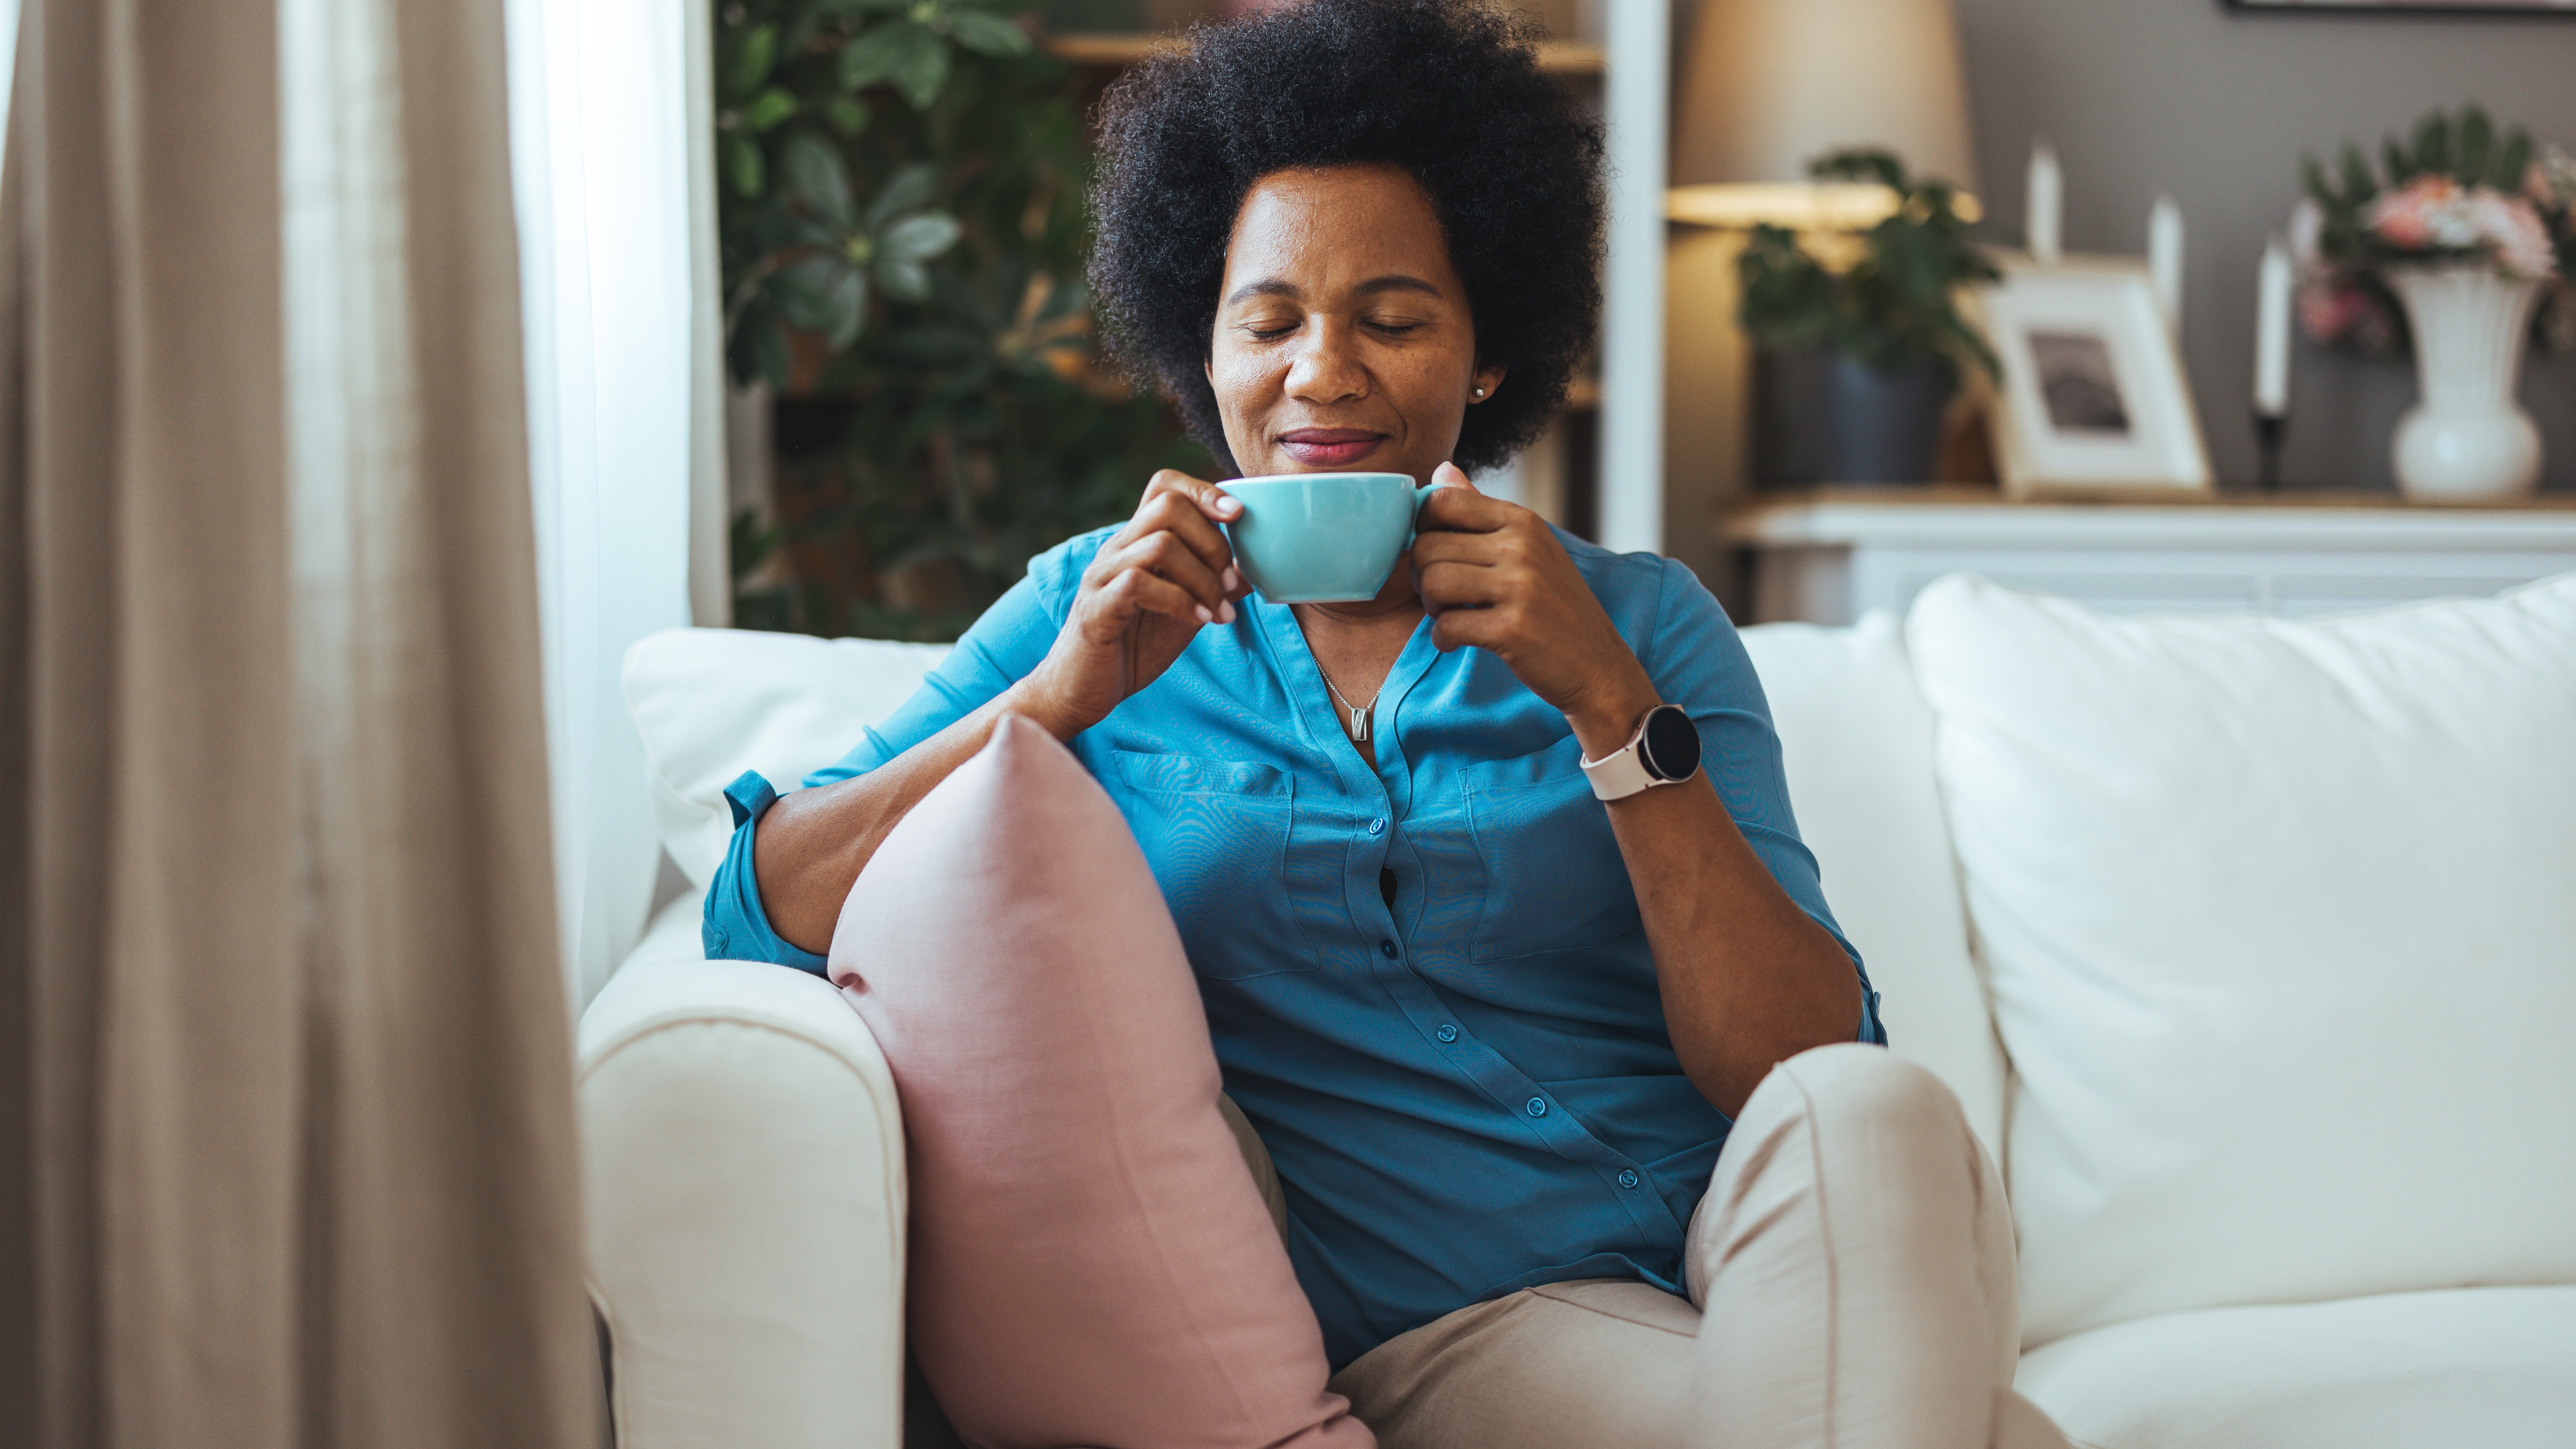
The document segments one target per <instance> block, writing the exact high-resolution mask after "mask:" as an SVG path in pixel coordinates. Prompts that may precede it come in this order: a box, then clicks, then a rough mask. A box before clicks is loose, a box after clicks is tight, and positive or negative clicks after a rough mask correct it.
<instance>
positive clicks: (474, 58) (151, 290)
mask: <svg viewBox="0 0 2576 1449" xmlns="http://www.w3.org/2000/svg"><path fill="white" fill-rule="evenodd" d="M501 34H502V30H501V4H500V0H285V3H283V4H281V3H279V0H26V7H25V15H24V19H23V23H22V30H21V40H20V46H19V53H18V70H17V76H18V79H17V83H16V89H15V94H14V96H13V102H12V105H13V111H14V115H13V118H12V121H11V126H10V137H9V145H10V154H9V157H8V160H7V164H6V173H5V193H6V195H5V204H0V1442H5V1443H8V1444H13V1445H14V1444H18V1443H27V1444H31V1445H36V1446H42V1449H76V1446H90V1445H102V1446H106V1445H113V1446H134V1449H145V1446H151V1449H176V1446H193V1445H221V1446H272V1445H276V1446H286V1445H304V1446H322V1445H352V1446H356V1445H367V1446H374V1445H384V1446H395V1445H400V1446H460V1449H462V1446H468V1445H472V1446H504V1449H506V1446H519V1445H527V1446H537V1445H544V1446H567V1449H569V1446H574V1445H588V1444H591V1443H595V1442H596V1427H595V1424H596V1408H595V1406H596V1404H597V1402H598V1396H597V1385H596V1381H595V1380H596V1373H597V1369H596V1358H595V1354H594V1351H593V1347H592V1344H591V1339H590V1328H589V1320H588V1316H587V1311H586V1309H585V1307H584V1305H583V1301H582V1294H581V1286H580V1261H579V1240H578V1223H579V1213H578V1204H577V1202H576V1201H575V1185H576V1180H577V1174H576V1164H575V1162H574V1159H573V1153H574V1151H575V1145H574V1134H573V1130H572V1120H571V1095H570V1080H569V1078H570V1067H569V1061H568V1032H567V1028H566V1021H565V1006H564V1001H563V994H562V985H561V976H560V974H559V969H558V966H557V962H556V949H557V948H556V941H557V933H556V925H555V919H554V912H553V904H552V889H553V887H552V882H551V876H550V872H551V865H550V854H549V846H548V840H547V807H546V782H545V757H544V731H543V727H542V723H541V720H540V715H539V704H538V698H539V695H538V688H539V685H538V680H539V675H538V659H537V637H538V636H537V623H536V596H535V585H534V561H533V556H532V542H531V538H530V530H531V520H530V511H529V502H528V491H527V450H526V444H525V435H524V415H523V401H522V393H521V376H520V337H519V324H518V308H517V298H518V285H517V275H516V258H515V252H514V240H513V232H512V226H511V216H510V209H509V206H510V186H509V176H508V158H507V147H506V141H505V127H506V116H505V112H504V87H503V58H502V52H501Z"/></svg>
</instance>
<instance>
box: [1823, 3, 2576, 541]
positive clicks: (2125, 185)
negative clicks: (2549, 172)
mask: <svg viewBox="0 0 2576 1449" xmlns="http://www.w3.org/2000/svg"><path fill="white" fill-rule="evenodd" d="M1790 3H1794V0H1790ZM1957 3H1958V7H1959V23H1960V30H1961V38H1962V40H1963V41H1964V44H1965V48H1966V53H1967V66H1968V86H1969V104H1970V107H1971V110H1972V113H1973V115H1974V118H1975V124H1976V133H1977V149H1978V163H1979V165H1980V167H1981V168H1982V169H1983V170H1984V172H1985V181H1986V202H1987V209H1988V214H1989V216H1990V217H1991V218H1992V220H1993V225H1994V227H1995V229H1997V230H1998V231H1999V233H2000V234H2005V235H2010V236H2013V237H2018V236H2019V235H2020V232H2021V225H2022V196H2021V177H2022V174H2023V171H2024V168H2025V166H2026V164H2027V162H2028V159H2029V151H2030V143H2031V139H2032V138H2033V137H2034V136H2046V137H2047V138H2049V140H2050V141H2052V142H2053V143H2054V144H2055V145H2056V147H2057V154H2058V159H2059V161H2060V163H2061V164H2062V166H2063V168H2064V170H2065V175H2066V213H2065V218H2066V220H2065V239H2066V246H2067V249H2068V250H2070V251H2106V252H2126V253H2132V254H2136V253H2143V252H2144V251H2145V249H2146V239H2145V238H2146V219H2147V208H2148V206H2149V205H2150V204H2151V203H2152V202H2153V201H2154V199H2155V195H2156V193H2157V192H2158V191H2159V190H2164V191H2170V192H2172V193H2173V196H2174V199H2175V200H2176V201H2177V202H2179V203H2180V204H2181V206H2182V211H2183V219H2184V225H2185V228H2186V233H2187V236H2188V242H2187V244H2186V249H2185V254H2186V259H2187V266H2188V275H2187V280H2186V283H2185V288H2184V291H2185V297H2184V303H2183V351H2184V361H2185V364H2186V366H2187V367H2188V368H2189V370H2190V373H2191V382H2192V391H2193V393H2194V395H2195V397H2196V398H2197V400H2198V403H2199V408H2200V419H2201V428H2202V430H2203V432H2204V433H2206V434H2207V436H2208V440H2209V449H2210V456H2211V461H2212V463H2213V464H2214V465H2215V467H2216V468H2217V470H2218V476H2219V478H2220V480H2221V485H2222V486H2236V485H2241V484H2243V483H2245V482H2247V481H2249V480H2251V479H2252V477H2253V475H2254V466H2255V463H2254V458H2255V450H2254V443H2253V437H2252V433H2251V430H2250V427H2249V424H2248V422H2247V414H2248V404H2247V398H2248V395H2249V393H2250V392H2251V389H2252V386H2253V367H2254V363H2253V355H2254V321H2253V311H2254V269H2255V263H2256V260H2257V259H2258V258H2259V257H2260V256H2261V254H2262V249H2263V239H2264V237H2265V235H2266V234H2267V233H2268V232H2271V231H2274V230H2276V229H2279V228H2280V227H2281V226H2282V224H2283V219H2284V217H2285V216H2286V214H2287V212H2288V210H2289V207H2290V204H2291V203H2292V201H2294V200H2295V199H2296V197H2297V194H2298V192H2297V188H2298V162H2299V155H2300V152H2301V151H2303V150H2307V151H2314V152H2317V153H2318V154H2319V155H2320V156H2331V155H2332V154H2333V152H2334V151H2335V150H2336V149H2338V148H2339V147H2340V146H2341V144H2342V143H2343V141H2344V140H2345V139H2347V138H2349V139H2352V140H2355V141H2358V142H2360V143H2361V144H2362V146H2363V149H2364V151H2365V152H2366V153H2369V154H2373V155H2375V154H2376V153H2377V151H2378V148H2379V139H2380V137H2381V136H2382V135H2384V134H2386V133H2389V132H2392V131H2404V130H2406V129H2408V128H2411V127H2412V126H2413V124H2414V122H2415V120H2416V118H2417V117H2418V116H2421V115H2422V114H2423V113H2424V112H2425V111H2427V110H2430V109H2432V108H2434V107H2436V106H2442V107H2451V106H2457V105H2459V104H2460V103H2462V102H2464V101H2469V100H2475V101H2478V102H2480V103H2482V104H2483V105H2485V106H2486V107H2487V109H2488V110H2489V111H2490V112H2492V113H2493V114H2494V115H2495V117H2496V120H2497V121H2498V123H2499V124H2507V125H2509V124H2513V123H2516V122H2519V123H2520V124H2522V125H2525V126H2528V127H2529V128H2530V129H2531V132H2532V135H2533V137H2534V138H2535V139H2537V140H2543V141H2547V140H2557V141H2560V142H2563V143H2565V144H2567V145H2569V146H2571V147H2576V17H2570V18H2556V17H2549V16H2538V17H2529V18H2525V17H2510V18H2491V17H2484V16H2437V17H2421V16H2394V15H2392V16H2372V15H2366V14H2364V15H2351V14H2338V15H2315V14H2310V15H2264V14H2250V15H2249V14H2244V13H2241V12H2236V11H2229V10H2224V9H2221V8H2220V6H2219V5H2218V3H2217V0H1957ZM2414 396H2415V383H2414V377H2413V373H2412V370H2411V366H2410V365H2406V364H2399V363H2393V362H2369V361H2362V360H2359V359H2355V358H2351V357H2347V356H2342V355H2338V354H2332V353H2327V352H2324V351H2322V350H2320V349H2318V348H2316V347H2314V346H2313V345H2311V344H2309V343H2307V342H2306V341H2305V340H2304V339H2301V340H2300V342H2299V344H2298V350H2297V351H2296V353H2295V354H2294V356H2293V358H2292V378H2291V398H2290V407H2291V421H2290V435H2289V443H2288V447H2287V449H2286V451H2285V454H2284V459H2285V461H2284V465H2283V472H2284V474H2285V475H2286V478H2287V480H2288V482H2289V483H2290V484H2291V485H2292V486H2309V487H2330V488H2336V489H2362V490H2380V489H2390V488H2393V487H2394V486H2395V484H2394V482H2393V480H2392V478H2391V476H2390V472H2389V464H2388V439H2389V434H2390V431H2391V429H2393V428H2394V427H2395V425H2396V421H2397V415H2398V414H2399V413H2400V412H2401V411H2403V410H2404V409H2405V408H2406V407H2407V406H2408V405H2409V404H2410V403H2411V402H2413V400H2414ZM2522 398H2523V404H2524V406H2526V407H2528V408H2529V409H2530V410H2531V412H2532V415H2533V416H2534V417H2535V418H2536V419H2538V421H2539V423H2540V427H2541V432H2542V435H2543V437H2544V439H2545V443H2546V447H2547V450H2548V462H2547V464H2546V471H2545V473H2544V475H2543V486H2544V487H2546V488H2549V489H2552V490H2565V489H2576V358H2570V357H2560V358H2534V359H2533V360H2532V361H2531V363H2530V364H2528V365H2527V366H2526V369H2525V372H2524V377H2523V387H2522Z"/></svg>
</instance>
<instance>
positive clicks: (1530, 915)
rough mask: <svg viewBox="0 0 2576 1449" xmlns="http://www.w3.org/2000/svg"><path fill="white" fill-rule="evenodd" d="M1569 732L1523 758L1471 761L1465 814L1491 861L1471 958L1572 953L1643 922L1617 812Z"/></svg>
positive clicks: (1635, 928)
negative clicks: (1614, 823)
mask: <svg viewBox="0 0 2576 1449" xmlns="http://www.w3.org/2000/svg"><path fill="white" fill-rule="evenodd" d="M1582 756H1583V752H1582V743H1581V742H1580V741H1579V740H1577V739H1575V738H1574V737H1573V736H1572V735H1568V736H1566V737H1565V738H1564V739H1561V740H1559V741H1557V742H1556V743H1555V744H1553V745H1550V746H1548V747H1547V748H1546V749H1543V750H1538V751H1535V752H1533V753H1530V754H1526V755H1522V756H1520V757H1518V758H1516V759H1509V760H1495V761H1491V762H1489V763H1484V764H1477V765H1471V766H1468V767H1467V768H1466V769H1465V770H1464V771H1463V772H1462V776H1463V779H1464V783H1465V785H1466V796H1467V816H1468V822H1469V828H1470V829H1471V830H1472V831H1473V833H1474V837H1475V844H1476V853H1477V855H1478V856H1479V857H1480V858H1481V859H1482V861H1483V863H1484V867H1485V904H1484V909H1483V911H1482V913H1481V915H1480V916H1479V918H1478V920H1477V923H1476V932H1475V937H1474V945H1473V947H1472V948H1471V955H1472V957H1473V959H1475V960H1478V961H1499V960H1504V959H1507V958H1510V957H1514V956H1529V955H1535V954H1537V953H1538V952H1541V951H1568V950H1573V949H1575V948H1577V947H1581V946H1594V945H1598V944H1600V943H1601V942H1603V941H1609V940H1614V939H1616V938H1618V937H1620V936H1625V935H1628V934H1630V933H1632V932H1635V931H1638V930H1641V929H1643V926H1644V922H1643V920H1642V919H1641V918H1640V917H1639V915H1638V914H1637V892H1636V889H1635V887H1634V886H1632V885H1630V884H1629V881H1628V867H1627V863H1626V862H1625V861H1624V860H1623V859H1622V858H1621V857H1620V854H1619V841H1618V837H1616V836H1615V835H1613V834H1612V833H1611V830H1610V814H1609V811H1608V810H1607V809H1605V808H1604V807H1603V805H1602V803H1601V802H1600V801H1599V800H1597V799H1595V798H1593V794H1592V785H1591V782H1590V781H1588V780H1586V779H1585V778H1584V776H1583V769H1582Z"/></svg>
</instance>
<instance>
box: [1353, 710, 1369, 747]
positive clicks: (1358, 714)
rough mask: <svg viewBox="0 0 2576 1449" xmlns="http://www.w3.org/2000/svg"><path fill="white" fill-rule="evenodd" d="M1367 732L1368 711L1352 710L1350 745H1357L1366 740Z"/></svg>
mask: <svg viewBox="0 0 2576 1449" xmlns="http://www.w3.org/2000/svg"><path fill="white" fill-rule="evenodd" d="M1368 730H1369V712H1368V710H1367V709H1365V708H1354V709H1353V710H1352V711H1351V743H1352V744H1358V743H1359V742H1360V741H1362V740H1364V739H1367V738H1368Z"/></svg>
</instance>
